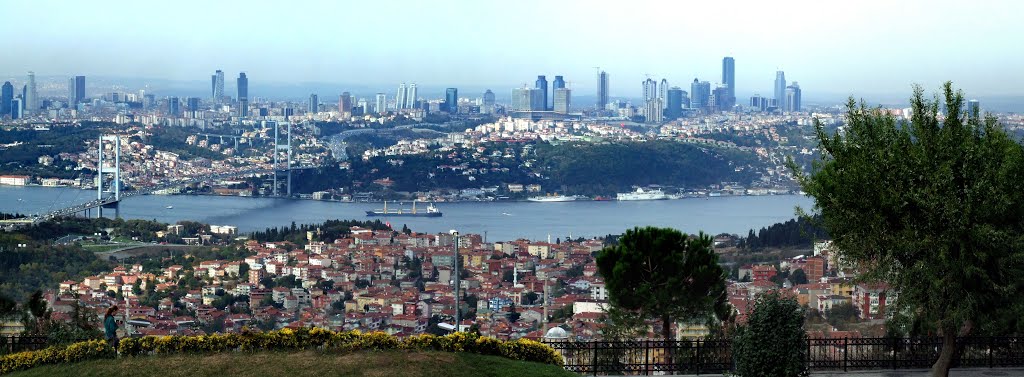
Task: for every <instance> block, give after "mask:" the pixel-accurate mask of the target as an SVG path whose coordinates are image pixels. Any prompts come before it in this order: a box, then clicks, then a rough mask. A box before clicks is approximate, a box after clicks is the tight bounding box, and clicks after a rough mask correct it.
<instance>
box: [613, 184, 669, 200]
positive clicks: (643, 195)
mask: <svg viewBox="0 0 1024 377" xmlns="http://www.w3.org/2000/svg"><path fill="white" fill-rule="evenodd" d="M615 198H616V199H618V200H622V201H628V200H665V199H668V195H666V194H665V193H664V192H662V191H661V189H647V190H644V189H643V188H641V187H637V189H636V191H633V192H620V193H618V194H617V195H616V196H615Z"/></svg>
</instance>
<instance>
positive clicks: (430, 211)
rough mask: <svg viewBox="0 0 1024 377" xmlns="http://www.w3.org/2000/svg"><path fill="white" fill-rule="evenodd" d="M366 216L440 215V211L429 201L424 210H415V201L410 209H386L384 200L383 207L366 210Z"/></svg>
mask: <svg viewBox="0 0 1024 377" xmlns="http://www.w3.org/2000/svg"><path fill="white" fill-rule="evenodd" d="M366 216H387V217H390V216H416V217H441V211H440V210H438V209H437V207H434V203H430V205H428V206H427V209H425V210H417V209H416V202H415V201H414V202H412V210H406V209H402V208H398V209H388V202H387V201H385V202H384V209H378V210H373V211H366Z"/></svg>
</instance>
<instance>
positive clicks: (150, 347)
mask: <svg viewBox="0 0 1024 377" xmlns="http://www.w3.org/2000/svg"><path fill="white" fill-rule="evenodd" d="M304 349H315V350H322V351H340V352H350V351H359V350H374V351H384V350H412V351H444V352H470V353H476V354H481V355H492V356H503V357H506V358H509V359H513V360H520V361H530V362H538V363H545V364H553V365H558V366H562V365H564V362H563V360H562V356H561V355H559V354H558V353H557V352H555V350H554V349H553V348H551V347H549V346H547V345H545V344H543V343H540V342H535V341H532V340H528V339H519V340H514V341H501V340H498V339H494V338H488V337H482V336H479V335H476V334H471V333H462V332H460V333H453V334H449V335H445V336H436V335H430V334H425V335H414V336H410V337H407V338H404V339H399V338H397V337H394V336H392V335H389V334H387V333H383V332H372V333H366V334H363V333H360V332H359V331H342V332H336V331H331V330H326V329H320V328H314V329H298V330H292V329H283V330H279V331H270V332H249V331H244V332H242V333H238V334H214V335H200V336H146V337H142V338H126V339H122V340H121V344H120V346H119V348H118V353H119V354H120V356H121V357H138V356H145V355H171V354H203V353H217V352H232V351H243V352H251V351H290V350H304ZM113 356H114V352H113V349H112V348H111V347H110V346H109V345H107V343H106V342H105V341H102V340H91V341H87V342H80V343H75V344H72V345H69V346H66V347H50V348H47V349H44V350H40V351H28V352H20V353H15V354H11V355H7V356H3V357H0V374H5V373H10V372H13V371H17V370H22V369H28V368H32V367H36V366H39V365H44V364H57V363H71V362H76V361H81V360H87V359H96V358H104V357H113Z"/></svg>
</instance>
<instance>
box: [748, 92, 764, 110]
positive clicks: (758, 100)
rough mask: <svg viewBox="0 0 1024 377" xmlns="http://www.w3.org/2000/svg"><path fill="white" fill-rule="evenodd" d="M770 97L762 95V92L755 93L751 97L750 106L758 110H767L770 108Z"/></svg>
mask: <svg viewBox="0 0 1024 377" xmlns="http://www.w3.org/2000/svg"><path fill="white" fill-rule="evenodd" d="M768 103H769V102H768V98H765V97H761V95H760V94H755V95H754V96H752V97H750V108H751V109H753V110H756V111H765V110H767V109H768Z"/></svg>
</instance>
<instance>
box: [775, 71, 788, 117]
mask: <svg viewBox="0 0 1024 377" xmlns="http://www.w3.org/2000/svg"><path fill="white" fill-rule="evenodd" d="M775 103H776V104H777V106H778V107H779V109H782V110H785V109H786V73H785V72H782V71H777V72H775Z"/></svg>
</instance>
